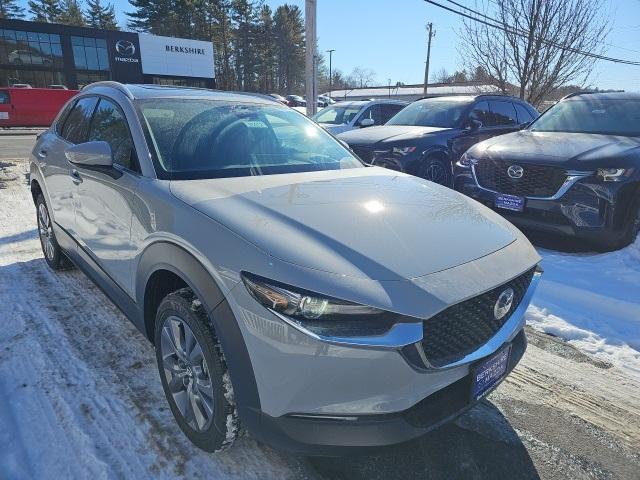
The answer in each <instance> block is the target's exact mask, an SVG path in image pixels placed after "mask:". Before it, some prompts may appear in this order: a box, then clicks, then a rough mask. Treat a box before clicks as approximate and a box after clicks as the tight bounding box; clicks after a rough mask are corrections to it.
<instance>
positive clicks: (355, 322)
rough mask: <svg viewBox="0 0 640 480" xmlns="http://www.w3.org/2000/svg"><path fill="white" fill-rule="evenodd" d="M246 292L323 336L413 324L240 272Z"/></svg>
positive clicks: (378, 331) (374, 331)
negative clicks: (396, 324)
mask: <svg viewBox="0 0 640 480" xmlns="http://www.w3.org/2000/svg"><path fill="white" fill-rule="evenodd" d="M242 281H243V282H244V285H245V287H246V288H247V291H248V292H249V293H250V294H251V296H252V297H253V298H255V299H256V300H257V301H258V302H259V303H260V304H262V305H263V306H264V307H266V308H267V309H269V310H271V311H273V312H275V313H278V314H280V315H284V316H286V317H287V319H289V320H291V321H293V322H295V323H296V324H297V325H299V326H300V327H302V328H303V329H305V330H308V331H310V332H312V333H314V334H317V335H324V336H341V337H355V336H358V337H360V336H372V335H382V334H383V333H385V332H387V331H388V330H389V329H390V328H391V327H392V326H393V325H394V324H395V323H398V322H402V321H404V322H415V321H416V319H410V317H405V316H403V315H399V314H396V313H392V312H387V311H385V310H380V309H378V308H374V307H369V306H366V305H359V304H357V303H352V302H347V301H345V300H340V299H337V298H333V297H329V296H326V295H321V294H318V293H314V292H310V291H308V290H303V289H299V288H295V287H292V286H290V285H285V284H283V283H280V282H277V281H275V280H269V279H266V278H263V277H259V276H257V275H254V274H251V273H247V272H243V273H242Z"/></svg>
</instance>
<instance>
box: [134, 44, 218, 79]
mask: <svg viewBox="0 0 640 480" xmlns="http://www.w3.org/2000/svg"><path fill="white" fill-rule="evenodd" d="M138 40H139V43H140V57H141V59H142V72H143V73H144V74H146V75H170V76H182V77H202V78H214V75H215V74H214V70H213V44H212V43H211V42H203V41H200V40H187V39H183V38H172V37H159V36H157V35H148V34H139V35H138Z"/></svg>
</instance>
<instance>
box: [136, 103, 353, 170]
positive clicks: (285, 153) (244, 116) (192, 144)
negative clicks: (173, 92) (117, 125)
mask: <svg viewBox="0 0 640 480" xmlns="http://www.w3.org/2000/svg"><path fill="white" fill-rule="evenodd" d="M138 107H139V112H140V114H141V116H142V120H143V121H144V122H145V123H146V125H147V127H148V132H149V136H150V141H151V143H152V144H153V145H154V147H155V151H156V154H157V155H156V156H157V163H158V164H159V166H160V168H161V169H162V170H163V171H164V172H165V174H167V175H168V176H169V177H170V178H172V179H175V180H182V179H200V178H221V177H243V176H251V175H272V174H279V173H293V172H309V171H319V170H339V169H347V168H360V167H363V164H362V163H361V162H360V161H359V160H358V159H356V158H355V157H354V156H353V155H352V154H351V153H350V152H349V150H347V149H346V148H345V147H344V146H343V145H342V144H340V142H338V141H336V140H335V139H334V138H333V137H331V135H329V134H328V133H326V132H325V131H324V130H323V129H322V128H320V127H319V126H318V125H316V124H315V123H313V122H312V121H311V120H309V119H308V118H306V117H305V116H304V115H301V114H300V113H298V112H296V111H294V110H292V109H290V108H287V107H284V106H282V107H280V106H278V105H259V104H253V103H237V102H235V103H230V102H223V101H214V100H207V99H185V98H167V99H164V98H161V99H157V98H156V99H149V100H139V101H138Z"/></svg>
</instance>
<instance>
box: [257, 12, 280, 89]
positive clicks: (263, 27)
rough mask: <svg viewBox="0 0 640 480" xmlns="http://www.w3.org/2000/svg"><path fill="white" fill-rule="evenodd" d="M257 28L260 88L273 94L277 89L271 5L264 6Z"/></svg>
mask: <svg viewBox="0 0 640 480" xmlns="http://www.w3.org/2000/svg"><path fill="white" fill-rule="evenodd" d="M258 17H259V18H258V25H257V27H256V45H255V53H256V58H257V65H256V67H257V72H258V88H259V90H260V91H262V92H265V93H268V92H273V91H274V88H275V67H276V61H275V41H274V38H273V13H272V11H271V8H270V7H269V5H263V6H262V8H261V9H260V13H259V16H258Z"/></svg>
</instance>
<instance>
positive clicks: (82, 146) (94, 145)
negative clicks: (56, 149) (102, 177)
mask: <svg viewBox="0 0 640 480" xmlns="http://www.w3.org/2000/svg"><path fill="white" fill-rule="evenodd" d="M64 154H65V156H66V157H67V160H69V161H70V162H71V163H73V164H76V165H86V166H88V167H112V166H113V153H112V152H111V146H110V145H109V144H108V143H107V142H103V141H96V142H85V143H79V144H77V145H73V146H71V147H69V148H67V149H66V150H65V152H64Z"/></svg>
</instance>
